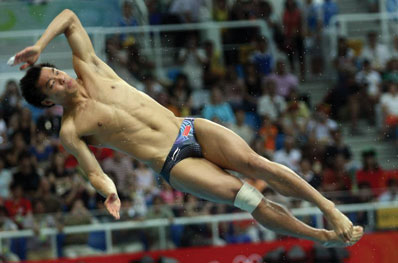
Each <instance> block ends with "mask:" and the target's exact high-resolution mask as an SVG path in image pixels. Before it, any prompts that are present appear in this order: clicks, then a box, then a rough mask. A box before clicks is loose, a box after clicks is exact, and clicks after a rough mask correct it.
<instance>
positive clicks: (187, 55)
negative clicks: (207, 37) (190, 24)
mask: <svg viewBox="0 0 398 263" xmlns="http://www.w3.org/2000/svg"><path fill="white" fill-rule="evenodd" d="M207 60H208V58H207V57H206V53H205V51H204V50H202V49H200V48H199V47H198V39H197V36H196V35H194V34H192V35H191V36H190V37H189V38H188V40H187V42H186V47H185V48H183V49H180V51H179V54H178V63H179V64H180V65H181V67H182V72H183V73H184V74H185V75H187V76H188V80H189V84H190V86H191V87H192V88H193V89H203V66H204V65H205V63H206V62H207Z"/></svg>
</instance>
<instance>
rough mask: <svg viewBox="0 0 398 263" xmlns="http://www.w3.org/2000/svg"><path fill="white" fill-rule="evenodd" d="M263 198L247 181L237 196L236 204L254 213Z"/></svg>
mask: <svg viewBox="0 0 398 263" xmlns="http://www.w3.org/2000/svg"><path fill="white" fill-rule="evenodd" d="M263 198H264V196H263V195H262V194H261V193H260V192H259V191H258V190H257V189H256V188H254V187H253V186H251V185H250V184H248V183H246V182H245V183H243V185H242V187H241V188H240V190H239V192H238V194H237V195H236V197H235V201H234V206H236V207H238V208H240V209H242V210H245V211H247V212H249V213H252V212H253V211H254V209H256V207H257V206H258V204H259V203H260V202H261V200H262V199H263Z"/></svg>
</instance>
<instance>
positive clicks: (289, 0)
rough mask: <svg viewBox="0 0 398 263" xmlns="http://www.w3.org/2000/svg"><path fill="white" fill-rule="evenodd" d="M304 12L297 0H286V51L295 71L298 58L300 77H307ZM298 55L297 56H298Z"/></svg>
mask: <svg viewBox="0 0 398 263" xmlns="http://www.w3.org/2000/svg"><path fill="white" fill-rule="evenodd" d="M302 24H303V21H302V14H301V11H300V9H299V8H298V6H297V3H296V1H295V0H286V1H285V10H284V12H283V29H284V36H285V51H286V54H287V57H288V59H289V64H290V69H291V70H292V72H295V62H296V59H297V60H298V63H299V67H300V79H301V80H304V79H305V63H304V55H305V53H304V39H303V27H302ZM296 56H297V58H296Z"/></svg>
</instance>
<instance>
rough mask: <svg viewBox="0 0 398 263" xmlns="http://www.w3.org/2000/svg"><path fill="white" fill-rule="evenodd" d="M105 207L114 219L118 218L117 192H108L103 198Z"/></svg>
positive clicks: (118, 200)
mask: <svg viewBox="0 0 398 263" xmlns="http://www.w3.org/2000/svg"><path fill="white" fill-rule="evenodd" d="M105 206H106V209H108V212H109V213H110V214H111V215H113V217H114V218H115V219H119V218H120V214H119V210H120V199H119V197H118V196H117V194H110V195H109V196H108V197H107V198H106V200H105Z"/></svg>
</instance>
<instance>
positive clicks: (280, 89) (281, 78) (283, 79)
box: [266, 60, 298, 98]
mask: <svg viewBox="0 0 398 263" xmlns="http://www.w3.org/2000/svg"><path fill="white" fill-rule="evenodd" d="M268 79H270V80H273V81H274V82H275V84H276V94H278V95H280V96H282V97H285V98H286V97H287V96H288V95H289V94H290V91H291V90H292V89H297V87H298V79H297V77H296V76H294V75H293V74H291V73H289V72H287V71H286V65H285V62H284V61H283V60H278V61H277V62H276V66H275V72H274V73H272V74H271V75H269V76H268V77H266V80H268Z"/></svg>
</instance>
